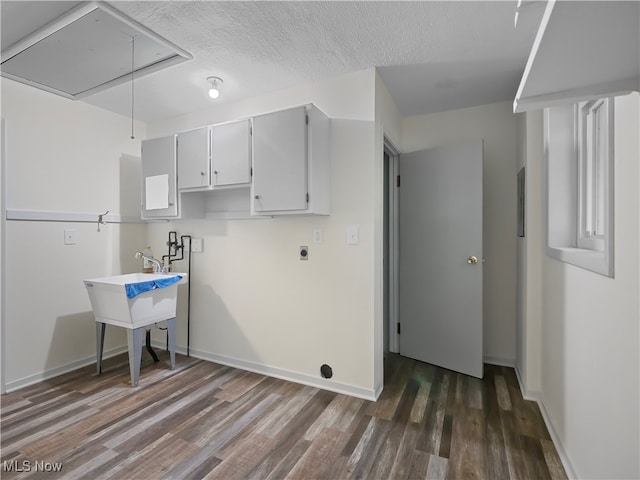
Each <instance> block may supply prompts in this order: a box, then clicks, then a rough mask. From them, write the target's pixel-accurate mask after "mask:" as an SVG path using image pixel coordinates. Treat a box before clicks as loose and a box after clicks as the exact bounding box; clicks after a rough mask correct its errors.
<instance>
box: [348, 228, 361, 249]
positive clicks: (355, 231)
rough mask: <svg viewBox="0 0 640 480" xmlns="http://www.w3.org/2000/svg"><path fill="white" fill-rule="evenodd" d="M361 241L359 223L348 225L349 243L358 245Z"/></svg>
mask: <svg viewBox="0 0 640 480" xmlns="http://www.w3.org/2000/svg"><path fill="white" fill-rule="evenodd" d="M359 243H360V228H359V227H358V225H349V226H348V227H347V245H358V244H359Z"/></svg>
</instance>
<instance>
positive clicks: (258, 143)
mask: <svg viewBox="0 0 640 480" xmlns="http://www.w3.org/2000/svg"><path fill="white" fill-rule="evenodd" d="M252 145H253V152H252V153H253V157H252V158H253V182H252V191H251V197H252V198H251V202H252V204H251V205H252V208H251V212H252V214H256V215H263V214H268V215H281V214H320V215H328V214H329V193H330V192H329V168H330V157H329V151H330V128H329V119H328V118H327V117H326V116H325V115H324V114H323V113H322V112H321V111H320V110H318V109H317V108H316V107H314V106H313V105H306V106H301V107H295V108H290V109H288V110H283V111H279V112H274V113H269V114H266V115H260V116H257V117H254V118H253V135H252Z"/></svg>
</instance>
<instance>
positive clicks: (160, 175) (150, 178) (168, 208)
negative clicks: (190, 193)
mask: <svg viewBox="0 0 640 480" xmlns="http://www.w3.org/2000/svg"><path fill="white" fill-rule="evenodd" d="M177 216H178V202H177V185H176V136H175V135H169V136H167V137H162V138H155V139H152V140H143V141H142V218H143V219H153V218H171V217H177Z"/></svg>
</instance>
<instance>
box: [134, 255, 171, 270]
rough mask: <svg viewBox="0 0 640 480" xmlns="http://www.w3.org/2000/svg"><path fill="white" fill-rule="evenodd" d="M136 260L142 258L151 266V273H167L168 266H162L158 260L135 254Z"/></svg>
mask: <svg viewBox="0 0 640 480" xmlns="http://www.w3.org/2000/svg"><path fill="white" fill-rule="evenodd" d="M136 258H142V259H144V260H147V261H148V262H151V263H152V264H153V273H169V265H163V264H162V262H160V260H158V259H157V258H153V257H148V256H147V255H145V254H144V253H142V252H136Z"/></svg>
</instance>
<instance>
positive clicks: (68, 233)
mask: <svg viewBox="0 0 640 480" xmlns="http://www.w3.org/2000/svg"><path fill="white" fill-rule="evenodd" d="M64 244H65V245H75V244H76V231H75V230H73V229H71V228H66V229H65V230H64Z"/></svg>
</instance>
